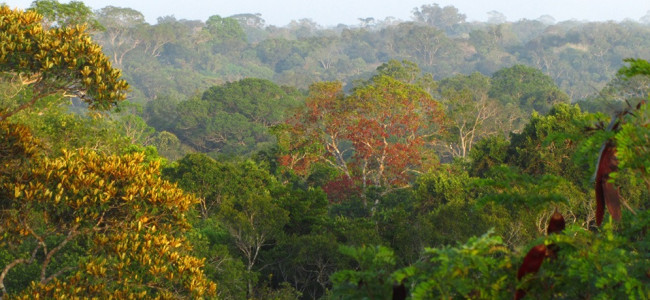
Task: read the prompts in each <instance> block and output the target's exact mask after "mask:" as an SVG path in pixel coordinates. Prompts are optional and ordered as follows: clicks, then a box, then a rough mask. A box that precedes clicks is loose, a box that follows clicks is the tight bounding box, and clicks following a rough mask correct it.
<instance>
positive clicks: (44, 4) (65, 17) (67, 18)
mask: <svg viewBox="0 0 650 300" xmlns="http://www.w3.org/2000/svg"><path fill="white" fill-rule="evenodd" d="M29 9H30V10H33V11H36V12H37V13H39V14H41V15H43V21H44V22H45V23H46V24H47V25H46V26H54V27H71V26H74V25H83V24H86V25H87V26H89V27H90V29H92V30H102V29H103V27H102V25H101V24H99V22H98V21H97V20H96V19H95V15H94V14H93V11H92V9H91V8H90V7H88V6H86V5H85V4H84V3H83V2H81V1H70V2H69V3H60V2H59V1H57V0H36V1H34V2H32V5H31V6H30V8H29Z"/></svg>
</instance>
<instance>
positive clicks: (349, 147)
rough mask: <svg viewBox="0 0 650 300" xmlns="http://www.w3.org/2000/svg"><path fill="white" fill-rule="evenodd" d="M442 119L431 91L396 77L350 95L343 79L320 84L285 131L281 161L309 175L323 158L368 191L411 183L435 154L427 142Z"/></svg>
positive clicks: (380, 78) (382, 78)
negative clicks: (344, 87)
mask: <svg viewBox="0 0 650 300" xmlns="http://www.w3.org/2000/svg"><path fill="white" fill-rule="evenodd" d="M442 118H443V112H442V109H441V108H440V104H439V103H438V102H437V101H436V100H434V99H433V98H432V97H431V95H429V94H428V93H427V92H425V91H424V90H422V89H421V88H419V87H417V86H415V85H412V84H408V83H404V82H401V81H398V80H396V79H394V78H392V77H388V76H376V77H374V78H373V79H372V81H370V82H369V83H368V84H366V85H363V86H360V87H357V88H356V89H355V90H354V91H353V92H352V94H350V95H347V96H346V95H345V94H344V92H343V89H342V85H341V83H338V82H324V83H316V84H313V85H312V86H311V87H310V93H309V97H308V99H307V102H306V107H305V108H304V110H302V111H299V112H297V113H296V114H295V115H294V117H293V118H291V119H290V120H289V121H288V122H287V126H286V130H285V135H284V136H282V135H280V138H279V140H280V145H281V146H284V148H285V149H284V150H286V154H285V155H284V156H282V157H281V163H282V164H283V165H284V166H287V167H289V168H291V169H293V170H294V171H296V172H299V173H302V174H306V172H308V171H309V168H310V165H311V164H313V163H314V162H322V163H325V164H328V165H330V166H332V167H334V168H335V169H337V170H338V171H339V172H340V174H342V175H343V176H345V177H347V178H348V179H349V180H354V181H355V182H356V183H357V184H358V185H360V186H362V187H363V189H365V188H366V187H367V186H368V185H373V186H380V187H386V188H390V187H395V186H400V185H404V184H408V183H409V181H410V179H411V178H412V176H413V171H414V170H419V169H420V168H421V167H422V165H423V162H425V161H426V160H427V158H428V156H429V155H431V154H432V151H428V150H430V149H428V148H427V145H428V144H429V142H430V139H431V138H432V136H433V135H434V134H436V133H438V131H439V130H440V126H441V123H442Z"/></svg>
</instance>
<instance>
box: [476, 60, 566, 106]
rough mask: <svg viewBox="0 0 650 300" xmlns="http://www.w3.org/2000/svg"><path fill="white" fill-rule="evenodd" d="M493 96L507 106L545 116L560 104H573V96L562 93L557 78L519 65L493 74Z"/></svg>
mask: <svg viewBox="0 0 650 300" xmlns="http://www.w3.org/2000/svg"><path fill="white" fill-rule="evenodd" d="M491 83H492V85H491V88H490V92H489V96H490V97H492V98H495V99H498V100H499V101H501V103H502V104H503V105H507V104H510V103H512V104H515V105H518V106H519V107H521V108H522V109H523V110H525V111H526V112H530V111H533V110H536V111H538V112H539V113H542V114H545V113H547V112H548V111H549V110H550V108H551V107H552V106H553V105H554V104H556V103H569V96H568V95H567V94H566V93H564V92H562V91H560V90H559V88H558V87H557V86H556V85H555V82H553V79H551V77H549V76H548V75H545V74H544V73H542V72H541V71H540V70H537V69H535V68H531V67H527V66H524V65H515V66H513V67H510V68H505V69H501V70H499V71H497V72H496V73H494V74H493V75H492V81H491Z"/></svg>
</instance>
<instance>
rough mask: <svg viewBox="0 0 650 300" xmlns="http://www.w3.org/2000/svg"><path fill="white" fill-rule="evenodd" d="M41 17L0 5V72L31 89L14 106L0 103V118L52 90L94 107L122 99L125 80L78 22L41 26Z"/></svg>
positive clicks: (114, 102) (101, 107) (103, 106)
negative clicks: (30, 93) (32, 92)
mask: <svg viewBox="0 0 650 300" xmlns="http://www.w3.org/2000/svg"><path fill="white" fill-rule="evenodd" d="M41 18H42V16H41V15H39V14H37V13H35V12H34V11H26V12H22V11H20V10H12V9H10V8H9V7H8V6H5V5H3V6H0V32H1V33H0V72H2V73H4V74H8V75H11V76H14V77H17V78H19V81H20V82H21V84H23V85H28V86H30V87H32V88H33V90H34V95H33V96H32V97H31V99H24V100H23V101H22V103H20V105H19V106H18V107H2V108H0V112H1V114H0V118H1V119H5V118H7V117H9V116H11V115H12V114H14V113H15V112H17V111H19V110H22V109H24V108H26V107H28V106H31V105H32V104H33V103H34V102H35V101H36V100H38V99H39V98H42V97H43V96H46V95H50V94H54V93H63V94H71V95H74V96H77V97H79V98H81V99H83V100H84V101H86V102H87V103H88V104H90V107H91V108H96V109H108V108H110V107H111V106H113V105H115V104H116V103H117V102H119V101H121V100H124V99H125V98H126V90H127V89H128V84H127V83H126V81H124V80H122V79H120V76H121V73H120V71H119V70H117V69H113V68H112V66H111V64H110V62H109V61H108V58H106V56H104V54H103V53H102V50H101V47H100V46H99V45H97V44H95V43H93V42H92V40H91V39H90V37H89V36H88V34H87V33H86V32H85V28H84V27H83V26H79V25H77V26H71V27H64V28H52V29H44V28H43V27H42V26H41V23H40V20H41Z"/></svg>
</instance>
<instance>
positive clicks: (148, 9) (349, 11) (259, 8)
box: [0, 0, 650, 26]
mask: <svg viewBox="0 0 650 300" xmlns="http://www.w3.org/2000/svg"><path fill="white" fill-rule="evenodd" d="M3 1H4V2H5V3H6V4H8V5H9V6H11V7H19V8H27V7H29V5H30V4H31V2H32V1H33V0H0V2H3ZM60 2H63V3H66V2H68V1H66V0H60ZM83 2H84V3H85V4H86V5H88V6H90V7H91V8H93V9H99V8H102V7H105V6H108V5H113V6H119V7H130V8H133V9H135V10H138V11H140V12H142V13H143V14H144V15H145V17H146V19H147V22H149V23H152V24H155V23H156V18H157V17H159V16H167V15H174V16H175V17H176V18H177V19H198V20H203V21H205V20H207V18H208V17H209V16H212V15H220V16H223V17H226V16H230V15H234V14H238V13H261V14H262V18H263V19H264V20H266V24H267V25H277V26H284V25H287V24H288V23H289V22H291V20H299V19H303V18H308V19H312V20H314V21H315V22H316V23H318V24H321V25H326V26H333V25H337V24H346V25H356V24H358V23H359V21H358V18H366V17H373V18H375V19H379V20H383V19H384V18H386V17H389V16H391V17H395V18H397V19H401V20H411V12H412V10H413V8H415V7H420V6H421V5H424V4H433V3H438V4H440V6H446V5H453V6H455V7H457V8H458V9H459V11H460V12H461V13H464V14H465V15H467V19H468V21H473V20H477V21H485V20H487V16H488V15H487V13H488V12H489V11H492V10H495V11H498V12H501V13H503V14H504V15H505V16H506V17H507V18H508V21H517V20H519V19H523V18H526V19H537V18H538V17H540V16H541V15H551V16H553V17H554V18H555V19H556V20H557V21H564V20H570V19H576V20H589V21H605V20H615V21H622V20H623V19H626V18H630V19H633V20H637V21H638V20H639V18H641V17H643V16H645V15H646V13H648V12H649V11H650V1H649V0H618V1H614V0H455V1H454V0H437V1H436V0H434V1H422V0H275V1H274V0H84V1H83Z"/></svg>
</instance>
